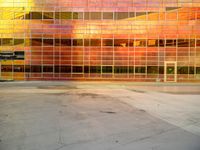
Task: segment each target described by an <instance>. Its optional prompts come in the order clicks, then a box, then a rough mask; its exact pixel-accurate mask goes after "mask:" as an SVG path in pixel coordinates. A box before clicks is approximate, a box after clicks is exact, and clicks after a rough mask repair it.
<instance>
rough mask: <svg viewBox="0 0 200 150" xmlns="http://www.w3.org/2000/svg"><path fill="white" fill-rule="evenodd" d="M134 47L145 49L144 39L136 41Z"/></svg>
mask: <svg viewBox="0 0 200 150" xmlns="http://www.w3.org/2000/svg"><path fill="white" fill-rule="evenodd" d="M134 46H135V47H146V40H145V39H136V40H135V41H134Z"/></svg>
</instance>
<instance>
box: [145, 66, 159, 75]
mask: <svg viewBox="0 0 200 150" xmlns="http://www.w3.org/2000/svg"><path fill="white" fill-rule="evenodd" d="M158 69H159V68H158V66H148V67H147V73H148V74H158V72H159V70H158Z"/></svg>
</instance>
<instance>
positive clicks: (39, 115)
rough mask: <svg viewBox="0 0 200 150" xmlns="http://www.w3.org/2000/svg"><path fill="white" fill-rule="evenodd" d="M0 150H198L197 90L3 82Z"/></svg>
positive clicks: (183, 86)
mask: <svg viewBox="0 0 200 150" xmlns="http://www.w3.org/2000/svg"><path fill="white" fill-rule="evenodd" d="M0 150H200V84H187V83H184V84H180V83H179V84H163V83H131V82H70V81H63V82H57V81H54V82H50V81H48V82H44V81H43V82H38V81H37V82H2V83H0Z"/></svg>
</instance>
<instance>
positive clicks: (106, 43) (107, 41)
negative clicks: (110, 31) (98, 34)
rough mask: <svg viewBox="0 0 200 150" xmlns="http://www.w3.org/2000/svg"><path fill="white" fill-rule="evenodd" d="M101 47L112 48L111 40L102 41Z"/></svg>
mask: <svg viewBox="0 0 200 150" xmlns="http://www.w3.org/2000/svg"><path fill="white" fill-rule="evenodd" d="M102 42H103V46H113V39H103V40H102Z"/></svg>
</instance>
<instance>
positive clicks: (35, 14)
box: [31, 12, 42, 19]
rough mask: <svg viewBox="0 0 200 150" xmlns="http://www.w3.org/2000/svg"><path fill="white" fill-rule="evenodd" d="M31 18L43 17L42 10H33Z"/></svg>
mask: <svg viewBox="0 0 200 150" xmlns="http://www.w3.org/2000/svg"><path fill="white" fill-rule="evenodd" d="M31 19H42V12H31Z"/></svg>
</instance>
